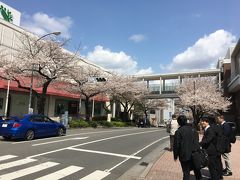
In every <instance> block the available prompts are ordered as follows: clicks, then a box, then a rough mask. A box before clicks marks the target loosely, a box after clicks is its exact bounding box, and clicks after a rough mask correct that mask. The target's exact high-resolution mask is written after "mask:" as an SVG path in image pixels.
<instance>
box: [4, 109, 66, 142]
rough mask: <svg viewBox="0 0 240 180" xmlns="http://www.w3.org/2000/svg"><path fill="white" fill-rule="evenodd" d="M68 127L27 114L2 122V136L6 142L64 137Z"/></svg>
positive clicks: (43, 117)
mask: <svg viewBox="0 0 240 180" xmlns="http://www.w3.org/2000/svg"><path fill="white" fill-rule="evenodd" d="M65 134H66V127H65V126H64V125H63V124H61V123H58V122H55V121H53V120H51V119H50V118H49V117H47V116H44V115H39V114H27V115H24V116H22V117H16V116H14V117H9V118H8V119H6V120H0V136H2V137H3V138H4V139H6V140H10V139H24V140H27V141H29V140H32V139H34V138H39V137H47V136H63V135H65Z"/></svg>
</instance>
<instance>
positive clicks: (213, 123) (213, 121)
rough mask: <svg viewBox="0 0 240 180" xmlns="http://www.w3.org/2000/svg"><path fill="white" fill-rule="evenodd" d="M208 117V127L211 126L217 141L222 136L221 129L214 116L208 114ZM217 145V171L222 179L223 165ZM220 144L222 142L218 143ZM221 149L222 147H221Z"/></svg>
mask: <svg viewBox="0 0 240 180" xmlns="http://www.w3.org/2000/svg"><path fill="white" fill-rule="evenodd" d="M207 118H208V119H209V125H210V127H212V128H213V130H214V132H215V135H216V136H217V141H219V139H220V138H222V136H223V130H222V128H221V126H220V125H219V124H217V120H216V118H215V117H214V116H208V117H207ZM217 146H218V145H216V149H217V152H218V154H217V165H218V166H217V168H218V169H217V171H218V172H219V173H220V179H223V175H222V173H221V172H223V165H222V159H221V153H220V152H219V151H220V149H218V147H217ZM220 146H222V144H221V145H220ZM224 146H225V143H224ZM221 149H222V147H221Z"/></svg>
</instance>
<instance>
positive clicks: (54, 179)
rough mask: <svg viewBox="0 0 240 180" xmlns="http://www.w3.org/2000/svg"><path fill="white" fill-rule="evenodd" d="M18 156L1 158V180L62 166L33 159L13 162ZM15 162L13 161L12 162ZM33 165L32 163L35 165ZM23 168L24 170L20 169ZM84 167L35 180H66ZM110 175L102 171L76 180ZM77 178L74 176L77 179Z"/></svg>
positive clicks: (62, 170)
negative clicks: (65, 179)
mask: <svg viewBox="0 0 240 180" xmlns="http://www.w3.org/2000/svg"><path fill="white" fill-rule="evenodd" d="M17 157H18V156H14V155H5V156H0V180H12V179H17V178H22V177H24V176H27V175H32V174H34V173H38V172H42V171H44V170H47V169H50V168H52V167H57V166H58V165H60V163H57V162H51V161H48V162H42V163H38V164H37V165H36V163H37V161H38V160H37V159H31V158H24V159H19V160H15V161H14V160H13V159H14V158H17ZM9 160H10V162H4V161H9ZM12 160H13V161H12ZM34 162H35V164H34V165H32V164H31V163H34ZM28 164H30V165H31V166H30V167H27V168H25V167H23V168H22V167H21V166H24V165H28ZM15 167H18V169H19V170H14V171H13V172H11V171H9V169H10V170H11V168H15ZM20 168H22V169H20ZM6 169H7V170H8V171H6V172H7V173H6V174H4V172H3V170H6ZM83 169H84V167H79V166H73V165H72V166H68V167H64V168H63V169H60V170H58V171H55V172H53V173H50V174H49V173H47V172H46V174H45V175H43V176H41V177H37V178H35V180H58V179H64V178H67V176H70V175H72V174H74V173H77V172H78V171H81V170H83ZM109 174H110V172H105V171H100V170H96V171H94V172H92V173H90V174H88V175H86V176H85V177H78V178H76V180H102V179H103V178H105V177H107V176H108V175H109ZM75 177H76V176H74V179H75Z"/></svg>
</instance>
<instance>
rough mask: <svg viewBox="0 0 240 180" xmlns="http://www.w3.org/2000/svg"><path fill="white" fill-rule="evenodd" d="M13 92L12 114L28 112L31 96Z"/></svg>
mask: <svg viewBox="0 0 240 180" xmlns="http://www.w3.org/2000/svg"><path fill="white" fill-rule="evenodd" d="M10 94H11V103H10V115H12V116H17V115H23V114H27V113H28V100H29V96H27V95H25V94H13V93H10Z"/></svg>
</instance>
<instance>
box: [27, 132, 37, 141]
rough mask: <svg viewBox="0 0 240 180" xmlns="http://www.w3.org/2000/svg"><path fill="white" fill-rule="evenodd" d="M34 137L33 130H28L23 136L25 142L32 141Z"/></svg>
mask: <svg viewBox="0 0 240 180" xmlns="http://www.w3.org/2000/svg"><path fill="white" fill-rule="evenodd" d="M34 136H35V134H34V131H33V130H28V131H27V132H26V134H25V138H24V139H25V140H26V141H30V140H33V139H34Z"/></svg>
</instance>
